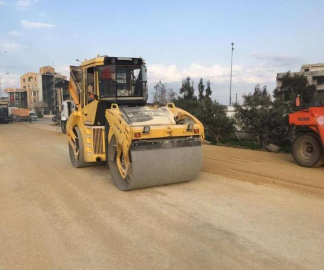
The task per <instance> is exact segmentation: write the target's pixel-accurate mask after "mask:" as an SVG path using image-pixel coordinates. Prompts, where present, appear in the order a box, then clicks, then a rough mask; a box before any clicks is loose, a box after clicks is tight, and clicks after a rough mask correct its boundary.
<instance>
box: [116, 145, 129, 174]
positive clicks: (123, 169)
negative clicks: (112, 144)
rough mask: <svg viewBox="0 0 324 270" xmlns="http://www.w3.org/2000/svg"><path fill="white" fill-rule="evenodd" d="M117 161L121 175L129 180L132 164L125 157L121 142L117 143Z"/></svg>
mask: <svg viewBox="0 0 324 270" xmlns="http://www.w3.org/2000/svg"><path fill="white" fill-rule="evenodd" d="M116 163H117V167H118V170H119V173H120V175H121V177H122V178H123V179H125V180H127V179H128V177H127V175H128V171H129V169H128V168H129V167H130V164H128V162H127V160H126V159H125V158H124V154H123V149H122V147H121V145H120V144H117V155H116Z"/></svg>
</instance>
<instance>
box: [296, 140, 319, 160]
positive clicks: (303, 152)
mask: <svg viewBox="0 0 324 270" xmlns="http://www.w3.org/2000/svg"><path fill="white" fill-rule="evenodd" d="M298 152H299V155H300V156H301V157H302V158H303V159H307V160H309V159H311V158H312V157H313V156H314V154H315V148H314V145H313V144H312V143H310V142H304V143H302V144H301V145H300V147H299V149H298Z"/></svg>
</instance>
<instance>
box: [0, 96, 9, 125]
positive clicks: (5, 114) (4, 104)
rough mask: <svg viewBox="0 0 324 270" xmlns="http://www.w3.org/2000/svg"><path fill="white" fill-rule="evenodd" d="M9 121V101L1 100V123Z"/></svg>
mask: <svg viewBox="0 0 324 270" xmlns="http://www.w3.org/2000/svg"><path fill="white" fill-rule="evenodd" d="M9 122H11V119H10V116H9V102H8V101H0V123H5V124H8V123H9Z"/></svg>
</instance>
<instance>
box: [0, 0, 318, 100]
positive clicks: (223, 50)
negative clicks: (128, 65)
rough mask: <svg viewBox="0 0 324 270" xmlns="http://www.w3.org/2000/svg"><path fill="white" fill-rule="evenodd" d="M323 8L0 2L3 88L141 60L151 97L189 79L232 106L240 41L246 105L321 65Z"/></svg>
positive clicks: (310, 4) (307, 4) (240, 88)
mask: <svg viewBox="0 0 324 270" xmlns="http://www.w3.org/2000/svg"><path fill="white" fill-rule="evenodd" d="M323 10H324V1H323V0H319V1H317V0H310V1H299V0H292V1H288V0H281V1H276V0H264V1H260V0H258V1H244V0H241V1H238V0H231V1H217V0H214V1H207V0H200V1H197V0H195V1H191V0H186V1H182V0H173V1H169V0H163V1H161V0H159V1H155V0H150V1H148V0H145V1H144V0H142V1H141V0H133V1H130V0H129V1H128V0H123V1H120V0H115V1H109V0H105V1H104V0H102V1H99V0H91V1H86V0H85V1H82V0H78V1H75V0H64V1H61V0H55V1H53V0H20V1H18V0H17V1H16V0H0V75H1V74H3V73H6V72H9V73H10V74H9V75H4V76H2V80H1V82H2V89H4V88H6V87H19V86H20V82H19V77H20V76H21V75H23V74H25V73H27V72H38V71H39V67H41V66H47V65H51V66H53V64H54V67H55V69H56V71H57V72H60V73H62V74H64V75H69V65H78V62H76V61H75V60H76V59H80V60H84V59H90V58H93V57H95V56H97V55H98V54H100V55H109V56H120V57H138V56H141V57H143V58H144V59H145V61H146V63H147V67H148V80H149V90H150V92H152V91H153V88H154V85H155V84H156V83H157V82H158V81H160V80H161V81H162V82H163V83H167V84H168V86H169V87H170V88H173V89H174V91H176V92H178V90H179V88H180V86H181V81H182V79H184V78H186V77H187V76H190V77H191V78H192V79H193V81H194V82H195V87H196V88H197V85H198V82H199V79H200V78H203V79H204V81H205V82H206V81H207V80H210V81H211V86H212V91H213V98H214V99H216V100H217V101H219V102H220V103H222V104H228V101H229V88H230V68H231V43H232V42H234V54H233V84H232V99H233V100H235V96H236V94H238V100H239V101H241V99H242V94H244V93H248V92H251V91H253V89H254V87H255V85H256V84H260V85H261V86H263V85H267V87H268V90H269V91H270V92H272V91H273V89H274V88H275V86H276V73H278V72H286V71H289V70H291V71H299V70H300V67H301V65H302V64H307V63H320V62H324V35H323V25H324V16H323ZM196 91H197V93H198V90H197V89H196ZM197 93H196V94H197ZM150 96H152V94H151V95H150Z"/></svg>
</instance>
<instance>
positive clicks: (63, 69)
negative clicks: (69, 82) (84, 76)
mask: <svg viewBox="0 0 324 270" xmlns="http://www.w3.org/2000/svg"><path fill="white" fill-rule="evenodd" d="M55 71H56V72H58V73H61V74H62V75H64V76H67V78H68V79H69V77H70V66H69V65H67V64H58V65H55Z"/></svg>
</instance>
